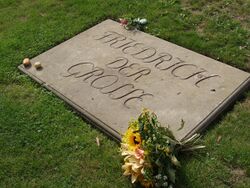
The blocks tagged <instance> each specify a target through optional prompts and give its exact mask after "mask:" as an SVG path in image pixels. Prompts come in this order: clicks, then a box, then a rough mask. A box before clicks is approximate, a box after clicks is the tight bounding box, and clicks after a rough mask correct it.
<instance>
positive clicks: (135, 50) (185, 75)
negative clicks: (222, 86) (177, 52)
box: [94, 31, 221, 88]
mask: <svg viewBox="0 0 250 188" xmlns="http://www.w3.org/2000/svg"><path fill="white" fill-rule="evenodd" d="M94 39H95V40H99V41H100V42H101V43H103V44H108V45H109V46H110V47H111V48H114V49H119V50H121V52H123V53H124V54H126V55H130V56H131V57H133V58H134V59H137V60H141V63H144V64H152V65H153V67H154V68H155V69H157V70H159V71H166V72H168V73H169V74H170V75H172V76H173V77H175V78H178V79H180V80H183V81H185V80H191V79H192V83H193V85H194V86H196V87H198V88H199V87H200V86H201V85H202V83H203V82H205V81H207V82H214V81H216V80H215V79H219V78H221V76H220V75H218V74H212V73H209V72H208V71H207V70H205V69H204V68H202V67H198V66H197V65H195V64H193V63H188V62H186V61H184V60H183V59H181V58H179V57H174V56H173V55H171V54H170V53H168V52H158V51H157V50H156V49H155V48H154V47H150V46H147V45H146V44H144V43H142V42H137V41H136V40H134V39H131V38H127V37H126V36H124V35H122V34H119V33H117V32H115V31H107V32H104V33H103V34H102V35H100V36H95V37H94ZM127 64H128V62H127V60H126V58H122V57H121V58H120V59H117V60H116V61H114V62H111V63H110V64H109V65H108V67H111V68H113V69H119V72H120V73H121V74H124V75H125V76H127V77H131V76H135V77H136V78H135V80H138V79H139V78H141V77H142V76H145V75H148V74H150V72H151V70H150V69H148V68H141V69H140V70H138V71H137V72H135V73H133V74H127V73H124V72H122V70H124V69H126V70H129V69H131V70H132V69H135V67H136V66H137V65H138V64H135V63H132V64H130V65H127ZM197 75H199V77H198V76H197Z"/></svg>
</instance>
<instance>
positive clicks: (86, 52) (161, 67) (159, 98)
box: [19, 20, 250, 140]
mask: <svg viewBox="0 0 250 188" xmlns="http://www.w3.org/2000/svg"><path fill="white" fill-rule="evenodd" d="M37 61H39V62H41V63H42V66H43V69H41V70H36V69H35V68H34V66H31V67H28V68H26V67H24V66H23V65H20V66H19V69H20V70H21V71H23V72H24V73H26V74H28V75H29V76H30V77H32V78H33V79H34V80H36V81H37V82H39V83H40V84H42V85H43V86H44V87H46V88H47V89H49V90H51V91H52V92H54V93H55V94H56V95H58V96H59V97H60V98H62V99H63V100H64V101H66V102H67V103H69V104H70V105H71V106H72V107H74V108H75V109H76V110H77V111H79V112H80V113H81V114H82V115H83V117H85V118H86V119H87V120H88V121H90V122H91V123H92V124H94V125H96V126H98V127H99V128H101V129H102V130H103V131H104V132H106V133H107V134H109V135H111V136H112V137H113V138H115V139H120V137H121V136H120V134H121V133H124V132H125V131H126V129H127V126H128V121H129V120H130V119H131V118H132V117H134V118H136V117H137V116H138V115H139V114H140V112H141V110H142V108H143V107H146V108H149V109H150V110H152V111H154V112H155V113H156V114H157V116H158V118H159V120H160V122H161V124H162V126H168V127H169V128H170V129H171V130H172V131H173V133H174V135H175V136H176V138H177V139H179V140H181V139H183V138H185V137H188V136H191V135H192V134H193V133H194V132H197V131H200V130H201V129H203V128H204V127H206V126H207V125H209V123H211V121H213V120H214V119H215V118H216V117H217V116H218V115H219V114H220V113H221V112H222V111H223V110H225V108H226V107H227V106H228V105H230V104H231V103H232V102H233V101H234V100H235V99H236V98H237V96H238V95H239V94H240V93H242V92H243V91H244V90H246V89H247V88H248V87H249V84H250V79H249V73H246V72H243V71H241V70H238V69H236V68H233V67H231V66H229V65H226V64H223V63H221V62H218V61H216V60H214V59H211V58H208V57H206V56H203V55H200V54H198V53H195V52H193V51H190V50H188V49H185V48H183V47H180V46H177V45H175V44H173V43H170V42H167V41H165V40H162V39H159V38H157V37H154V36H151V35H149V34H146V33H144V32H140V31H127V30H125V29H124V28H123V27H122V26H121V25H120V24H119V23H117V22H115V21H112V20H106V21H103V22H102V23H100V24H98V25H96V26H94V27H92V28H90V29H88V30H86V31H84V32H82V33H80V34H78V35H76V36H75V37H73V38H71V39H69V40H67V41H65V42H63V43H61V44H59V45H58V46H56V47H54V48H52V49H50V50H48V51H46V52H44V53H42V54H40V55H38V56H36V57H34V58H33V59H31V63H32V64H34V63H35V62H37ZM182 120H183V121H184V122H185V124H184V127H181V121H182Z"/></svg>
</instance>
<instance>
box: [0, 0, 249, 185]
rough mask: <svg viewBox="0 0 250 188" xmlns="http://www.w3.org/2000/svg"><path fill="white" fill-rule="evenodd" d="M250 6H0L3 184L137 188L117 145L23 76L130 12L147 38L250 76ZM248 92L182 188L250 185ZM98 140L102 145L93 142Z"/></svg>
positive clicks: (187, 170) (194, 159)
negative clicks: (29, 63)
mask: <svg viewBox="0 0 250 188" xmlns="http://www.w3.org/2000/svg"><path fill="white" fill-rule="evenodd" d="M249 7H250V2H249V0H222V1H215V0H211V1H205V0H199V1H198V0H194V1H177V0H161V1H153V0H152V1H149V0H141V1H132V0H127V1H117V0H109V1H105V0H99V1H97V0H91V1H90V0H85V1H80V0H76V1H70V0H58V1H56V0H37V1H32V0H22V1H21V0H18V1H16V0H15V1H14V0H0V10H1V11H0V57H1V60H0V169H1V170H0V187H131V185H130V183H129V180H128V179H127V178H125V177H123V176H122V171H121V157H120V156H119V155H118V152H117V151H118V147H119V145H118V144H117V143H115V142H114V141H112V140H110V139H109V138H108V137H107V136H105V135H104V134H102V133H101V132H99V131H98V130H96V129H94V128H93V127H92V126H90V125H88V124H87V123H85V122H84V120H82V119H81V118H80V117H79V116H78V115H77V114H75V113H74V112H73V111H72V110H71V109H70V108H69V107H68V106H67V105H66V104H65V103H64V102H63V101H62V100H60V99H58V98H57V97H56V96H54V95H53V94H52V93H50V92H49V91H47V90H45V89H43V88H42V87H41V86H40V85H38V84H36V83H35V82H34V81H32V80H31V79H30V78H29V77H27V76H26V75H23V74H22V73H20V72H19V71H18V70H17V66H18V65H19V64H20V63H21V61H22V59H23V58H24V57H34V56H36V55H38V54H40V53H42V52H44V51H46V50H48V49H50V48H51V47H53V46H55V45H57V44H59V43H61V42H63V41H65V40H66V39H69V38H71V37H73V36H74V35H76V34H77V33H80V32H82V31H84V30H86V29H87V28H89V27H91V26H93V25H95V24H97V23H99V22H101V21H102V20H105V19H106V18H113V19H116V18H119V17H121V16H122V15H124V14H133V15H135V16H138V17H146V18H147V19H148V20H149V24H148V29H147V32H148V33H151V34H153V35H156V36H159V37H161V38H163V39H166V40H168V41H171V42H173V43H176V44H178V45H181V46H184V47H186V48H189V49H192V50H194V51H196V52H199V53H201V54H204V55H207V56H209V57H212V58H214V59H218V60H221V61H223V62H224V63H227V64H229V65H232V66H234V67H237V68H240V69H242V70H245V71H250V65H249V61H250V46H249V43H250V41H249V38H250V32H249V30H250V23H249V20H250V19H249V17H250V14H249ZM249 117H250V93H249V92H247V93H245V95H244V97H243V98H242V99H241V100H240V101H238V102H237V103H236V104H235V105H234V106H233V107H231V109H229V111H228V113H225V114H223V115H222V116H221V118H220V119H219V120H218V121H217V122H214V123H213V125H211V126H210V127H209V129H207V131H205V132H204V137H203V140H204V144H205V145H206V146H207V148H206V149H205V150H204V151H203V152H200V153H197V154H194V155H193V156H183V157H182V166H183V168H182V169H181V171H180V172H179V177H180V179H179V184H178V185H177V186H178V187H249V186H250V158H249V156H250V142H249V137H250V131H249V126H250V118H249ZM97 136H98V137H99V138H100V141H101V146H100V147H98V146H97V145H96V143H95V138H96V137H97Z"/></svg>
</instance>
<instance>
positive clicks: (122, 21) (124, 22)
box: [119, 18, 128, 26]
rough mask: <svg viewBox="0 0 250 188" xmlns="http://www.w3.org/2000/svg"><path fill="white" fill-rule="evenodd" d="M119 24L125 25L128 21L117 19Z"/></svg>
mask: <svg viewBox="0 0 250 188" xmlns="http://www.w3.org/2000/svg"><path fill="white" fill-rule="evenodd" d="M119 21H120V24H121V25H123V26H124V25H127V24H128V20H126V19H124V18H119Z"/></svg>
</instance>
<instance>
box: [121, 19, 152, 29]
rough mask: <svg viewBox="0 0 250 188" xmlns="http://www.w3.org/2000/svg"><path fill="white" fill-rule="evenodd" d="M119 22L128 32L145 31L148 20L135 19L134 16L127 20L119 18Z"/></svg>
mask: <svg viewBox="0 0 250 188" xmlns="http://www.w3.org/2000/svg"><path fill="white" fill-rule="evenodd" d="M119 22H120V24H121V25H122V26H124V28H125V29H127V30H134V29H137V30H142V31H143V30H144V28H145V26H146V24H147V22H148V21H147V19H146V18H134V17H133V16H126V17H125V18H119Z"/></svg>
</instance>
